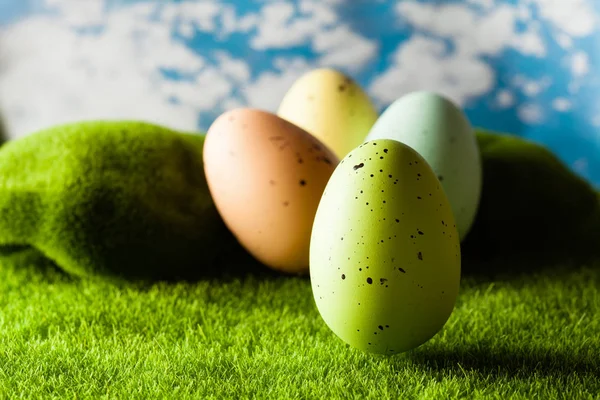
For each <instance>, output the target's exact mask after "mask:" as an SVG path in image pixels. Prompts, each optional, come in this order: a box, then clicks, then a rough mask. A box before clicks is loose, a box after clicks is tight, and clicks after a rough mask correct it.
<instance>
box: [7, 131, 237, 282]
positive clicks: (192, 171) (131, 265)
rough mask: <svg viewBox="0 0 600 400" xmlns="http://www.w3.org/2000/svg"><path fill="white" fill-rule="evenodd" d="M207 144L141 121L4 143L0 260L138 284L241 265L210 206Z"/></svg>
mask: <svg viewBox="0 0 600 400" xmlns="http://www.w3.org/2000/svg"><path fill="white" fill-rule="evenodd" d="M203 143H204V136H201V135H194V134H184V133H178V132H175V131H172V130H168V129H165V128H163V127H159V126H155V125H151V124H146V123H138V122H86V123H78V124H69V125H63V126H57V127H54V128H52V129H48V130H44V131H41V132H38V133H35V134H32V135H30V136H27V137H24V138H21V139H18V140H15V141H11V142H8V143H6V144H5V145H4V146H3V147H2V148H0V257H4V258H5V260H9V261H11V262H18V261H19V260H22V259H26V260H29V261H31V260H32V259H36V260H42V259H49V260H51V261H52V262H54V263H55V264H56V265H58V266H59V267H60V268H62V269H63V270H65V271H67V272H68V273H71V274H74V275H79V276H89V275H103V276H107V275H108V276H115V275H116V276H123V277H127V278H144V279H177V278H191V277H203V276H207V275H211V276H212V275H215V273H220V272H222V270H223V269H224V268H228V267H230V266H233V267H235V266H236V265H237V266H239V264H240V261H241V260H244V261H247V258H246V257H245V255H244V254H243V252H242V251H241V249H240V246H239V245H237V242H236V241H235V239H234V238H233V236H232V235H231V234H230V233H229V231H228V230H227V228H226V227H225V225H224V224H223V222H222V220H221V218H220V217H219V214H218V212H217V210H216V208H215V206H214V204H213V202H212V199H211V197H210V194H209V191H208V186H207V184H206V181H205V177H204V172H203V163H202V146H203ZM240 257H241V258H240Z"/></svg>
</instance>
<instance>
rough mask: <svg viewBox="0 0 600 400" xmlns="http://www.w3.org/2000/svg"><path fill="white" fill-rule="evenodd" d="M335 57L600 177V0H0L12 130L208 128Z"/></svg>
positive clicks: (266, 104) (336, 62) (392, 95)
mask: <svg viewBox="0 0 600 400" xmlns="http://www.w3.org/2000/svg"><path fill="white" fill-rule="evenodd" d="M321 66H326V67H333V68H337V69H339V70H341V71H343V72H345V73H347V74H349V75H351V76H352V77H354V78H355V79H356V80H358V82H359V83H360V84H361V85H362V86H363V87H364V88H365V90H366V91H367V92H368V93H369V95H370V96H371V98H372V99H373V101H374V102H375V103H376V104H377V106H378V107H379V109H380V110H383V109H384V108H385V107H386V106H387V105H388V104H389V103H391V102H392V101H394V100H395V99H397V98H398V97H400V96H402V95H403V94H405V93H407V92H410V91H413V90H433V91H437V92H439V93H441V94H444V95H446V96H448V97H450V98H451V99H453V100H454V101H455V102H457V103H458V104H459V105H460V106H461V107H462V108H463V109H464V110H465V112H466V113H467V115H468V117H469V119H470V120H471V122H472V124H473V125H475V126H481V127H485V128H490V129H495V130H500V131H505V132H510V133H515V134H518V135H521V136H524V137H528V138H531V139H532V140H535V141H537V142H539V143H543V144H545V145H547V146H548V147H549V148H551V149H552V150H553V151H554V152H555V153H556V154H557V155H558V156H559V157H560V158H561V159H562V160H563V161H564V162H565V163H567V164H568V165H569V166H570V167H571V168H572V169H573V170H575V171H577V172H578V173H579V174H581V175H582V176H584V177H586V178H587V179H589V180H591V181H593V182H594V183H595V184H596V185H597V186H600V0H568V1H567V0H521V1H517V0H446V1H441V0H402V1H386V0H369V1H367V0H296V1H283V0H263V1H254V0H239V1H228V0H215V1H147V0H143V1H126V0H0V114H1V115H2V117H3V120H4V123H5V125H6V127H7V130H8V132H9V135H10V136H11V137H13V138H15V137H19V136H22V135H26V134H29V133H31V132H34V131H36V130H38V129H42V128H45V127H47V126H50V125H53V124H56V123H62V122H68V121H76V120H82V119H100V118H102V119H141V120H146V121H150V122H156V123H160V124H164V125H167V126H170V127H173V128H176V129H181V130H187V131H189V130H201V131H205V130H206V129H207V128H208V127H209V126H210V124H211V122H212V121H213V120H214V119H215V118H216V116H218V115H219V114H220V113H221V112H223V111H225V110H228V109H231V108H234V107H239V106H252V107H258V108H263V109H266V110H269V111H275V110H276V109H277V106H278V104H279V102H280V100H281V98H282V96H283V94H284V93H285V92H286V90H287V89H288V88H289V87H290V86H291V84H292V83H293V82H294V80H296V79H297V78H298V77H299V76H300V75H301V74H303V73H304V72H306V71H308V70H310V69H313V68H316V67H321Z"/></svg>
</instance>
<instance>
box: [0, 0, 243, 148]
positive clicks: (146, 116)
mask: <svg viewBox="0 0 600 400" xmlns="http://www.w3.org/2000/svg"><path fill="white" fill-rule="evenodd" d="M63 4H64V3H63ZM69 4H70V3H69ZM153 10H155V6H154V5H151V4H148V3H142V4H136V5H133V6H128V7H122V8H119V9H117V10H113V11H111V12H110V13H109V14H108V17H107V18H106V21H105V24H104V25H103V26H104V30H103V31H102V32H101V33H100V34H95V35H83V36H82V35H78V34H76V33H75V32H74V31H73V30H72V29H71V28H70V27H69V25H68V24H66V23H65V20H64V19H62V18H60V17H58V18H57V17H54V16H36V17H30V18H27V19H25V20H23V21H21V22H19V23H16V24H13V25H10V26H8V27H6V28H4V30H2V31H0V49H1V50H0V51H1V54H0V57H1V58H2V60H3V73H2V74H1V75H0V103H1V105H2V110H3V113H4V114H5V116H6V121H5V122H6V124H7V129H8V131H9V135H10V136H11V137H17V136H21V135H25V134H28V133H30V132H32V131H36V130H38V129H42V128H44V127H47V126H50V125H54V124H57V123H63V122H69V121H77V120H85V119H140V120H146V121H150V122H155V123H160V124H164V125H167V126H171V127H173V128H176V129H182V130H186V131H189V130H194V129H197V120H198V114H199V112H201V111H214V110H215V108H217V107H218V106H219V104H220V103H222V102H224V101H226V100H227V99H228V98H230V97H231V96H232V91H233V90H234V86H235V85H237V84H238V83H239V82H245V81H247V80H248V79H249V77H250V72H249V67H248V66H247V65H246V64H245V62H244V61H242V60H238V59H234V58H232V57H231V56H229V55H227V54H225V53H217V55H216V58H217V64H216V65H211V64H208V63H207V62H206V60H205V59H204V58H203V57H202V56H201V55H199V54H196V53H195V52H194V51H193V50H190V49H188V48H187V47H186V46H184V45H183V44H182V43H180V42H178V41H176V40H175V39H173V37H172V35H171V28H172V25H171V24H170V23H166V22H164V21H162V20H160V19H159V20H149V19H148V17H147V16H148V15H149V14H150V13H151V12H152V11H153ZM65 18H66V17H65ZM41 66H43V67H41ZM161 68H168V69H173V70H175V71H177V72H178V73H181V74H184V75H185V76H187V78H186V79H185V80H183V81H172V80H168V79H164V78H163V77H162V75H161V73H160V69H161Z"/></svg>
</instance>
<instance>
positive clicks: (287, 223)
mask: <svg viewBox="0 0 600 400" xmlns="http://www.w3.org/2000/svg"><path fill="white" fill-rule="evenodd" d="M338 161H339V160H338V158H337V157H336V156H335V154H333V153H332V152H331V151H330V150H329V149H328V148H327V147H326V146H324V145H323V144H322V143H321V142H319V140H317V139H316V138H315V137H314V136H312V135H310V134H309V133H308V132H306V131H304V130H302V129H301V128H299V127H297V126H295V125H293V124H292V123H290V122H288V121H285V120H284V119H282V118H279V117H278V116H277V115H275V114H272V113H268V112H266V111H262V110H256V109H248V108H240V109H235V110H231V111H228V112H226V113H224V114H222V115H220V116H219V117H218V118H217V119H216V120H215V121H214V122H213V124H212V125H211V126H210V128H209V130H208V132H207V135H206V139H205V142H204V172H205V175H206V179H207V182H208V187H209V190H210V193H211V196H212V197H213V200H214V202H215V205H216V207H217V210H218V211H219V214H220V215H221V217H222V218H223V220H224V222H225V224H226V225H227V227H228V228H229V229H230V230H231V232H232V233H233V234H234V235H235V237H236V238H237V240H238V241H239V242H240V244H241V245H242V246H243V247H244V248H246V250H248V252H249V253H251V254H252V255H253V256H254V257H255V258H256V259H257V260H259V261H260V262H262V263H264V264H265V265H267V266H269V267H271V268H273V269H275V270H279V271H284V272H289V273H307V272H308V258H309V246H310V235H311V229H312V223H313V220H314V216H315V213H316V210H317V206H318V204H319V199H320V198H321V195H322V193H323V190H324V188H325V185H326V184H327V181H328V179H329V177H330V176H331V174H332V173H333V170H334V169H335V166H336V165H337V163H338Z"/></svg>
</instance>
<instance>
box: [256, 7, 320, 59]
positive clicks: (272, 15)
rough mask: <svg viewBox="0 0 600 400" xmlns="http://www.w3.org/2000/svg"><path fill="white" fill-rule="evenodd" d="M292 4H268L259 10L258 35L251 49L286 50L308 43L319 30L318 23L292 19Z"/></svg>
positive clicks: (304, 19)
mask: <svg viewBox="0 0 600 400" xmlns="http://www.w3.org/2000/svg"><path fill="white" fill-rule="evenodd" d="M294 14H295V7H294V5H293V4H292V3H284V2H281V3H280V2H276V3H270V4H267V5H266V6H264V7H263V8H262V9H261V12H260V16H261V20H260V23H259V24H258V33H257V35H256V36H254V37H253V38H252V42H251V44H252V47H254V48H256V49H259V50H263V49H269V48H286V47H289V46H295V45H299V44H302V43H305V42H306V41H308V40H309V39H310V38H311V36H312V34H313V32H314V31H315V30H316V29H319V28H320V26H319V21H318V20H315V19H310V18H293V17H294Z"/></svg>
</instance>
